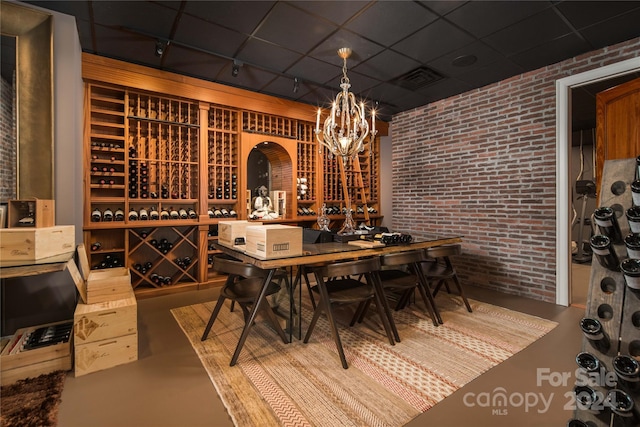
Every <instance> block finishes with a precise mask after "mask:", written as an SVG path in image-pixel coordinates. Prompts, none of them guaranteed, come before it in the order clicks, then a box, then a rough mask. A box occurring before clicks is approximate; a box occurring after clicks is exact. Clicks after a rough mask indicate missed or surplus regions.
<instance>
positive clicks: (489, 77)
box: [456, 58, 525, 87]
mask: <svg viewBox="0 0 640 427" xmlns="http://www.w3.org/2000/svg"><path fill="white" fill-rule="evenodd" d="M524 71H525V70H524V69H523V68H522V67H521V66H519V65H517V64H514V63H513V62H512V61H510V60H508V59H506V58H501V59H500V60H498V61H497V62H494V63H492V64H490V65H487V66H485V67H480V68H477V69H471V70H466V71H465V73H463V74H458V75H456V79H457V80H460V81H463V82H465V83H468V84H469V85H471V86H473V87H482V86H486V85H488V84H492V83H495V82H499V81H501V80H504V79H507V78H509V77H512V76H515V75H518V74H522V73H523V72H524Z"/></svg>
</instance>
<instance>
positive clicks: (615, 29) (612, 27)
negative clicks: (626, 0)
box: [580, 8, 640, 49]
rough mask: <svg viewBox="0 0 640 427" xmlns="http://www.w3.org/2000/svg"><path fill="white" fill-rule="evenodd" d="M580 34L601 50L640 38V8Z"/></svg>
mask: <svg viewBox="0 0 640 427" xmlns="http://www.w3.org/2000/svg"><path fill="white" fill-rule="evenodd" d="M580 34H582V35H583V36H584V38H585V39H587V41H588V42H589V43H591V45H592V46H593V47H594V49H599V48H602V47H605V46H611V45H613V44H617V43H620V42H623V41H626V40H630V39H633V38H636V37H638V36H640V8H639V9H634V10H632V11H631V12H629V13H626V14H624V15H621V16H618V17H616V18H612V19H610V20H608V21H605V22H602V23H600V24H596V25H592V26H590V27H588V28H584V29H582V30H580Z"/></svg>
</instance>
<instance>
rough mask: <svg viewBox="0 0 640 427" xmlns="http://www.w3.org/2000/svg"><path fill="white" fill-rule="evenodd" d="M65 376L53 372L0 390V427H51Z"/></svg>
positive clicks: (56, 418)
mask: <svg viewBox="0 0 640 427" xmlns="http://www.w3.org/2000/svg"><path fill="white" fill-rule="evenodd" d="M66 377H67V373H66V372H64V371H56V372H52V373H50V374H44V375H40V376H38V377H36V378H28V379H26V380H19V381H16V382H15V383H13V384H9V385H6V386H2V389H1V390H0V399H1V408H0V426H3V427H53V426H55V425H57V423H58V407H59V406H60V396H61V395H62V389H63V388H64V381H65V378H66Z"/></svg>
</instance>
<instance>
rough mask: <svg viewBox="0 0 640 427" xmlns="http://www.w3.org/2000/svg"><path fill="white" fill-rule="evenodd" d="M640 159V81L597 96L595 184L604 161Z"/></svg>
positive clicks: (600, 179)
mask: <svg viewBox="0 0 640 427" xmlns="http://www.w3.org/2000/svg"><path fill="white" fill-rule="evenodd" d="M638 156H640V79H635V80H631V81H630V82H627V83H624V84H621V85H619V86H616V87H613V88H610V89H607V90H605V91H602V92H600V93H598V94H597V95H596V182H597V189H598V194H600V184H601V181H602V169H603V166H604V161H605V160H609V159H628V158H631V157H638Z"/></svg>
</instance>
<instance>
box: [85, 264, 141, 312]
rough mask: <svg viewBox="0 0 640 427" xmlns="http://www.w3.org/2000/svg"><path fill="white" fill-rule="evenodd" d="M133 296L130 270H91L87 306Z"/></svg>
mask: <svg viewBox="0 0 640 427" xmlns="http://www.w3.org/2000/svg"><path fill="white" fill-rule="evenodd" d="M130 294H131V272H130V271H129V269H128V268H125V267H117V268H105V269H103V270H91V271H90V272H89V277H88V278H87V304H98V303H102V302H108V301H113V300H119V299H123V298H129V296H130Z"/></svg>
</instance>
